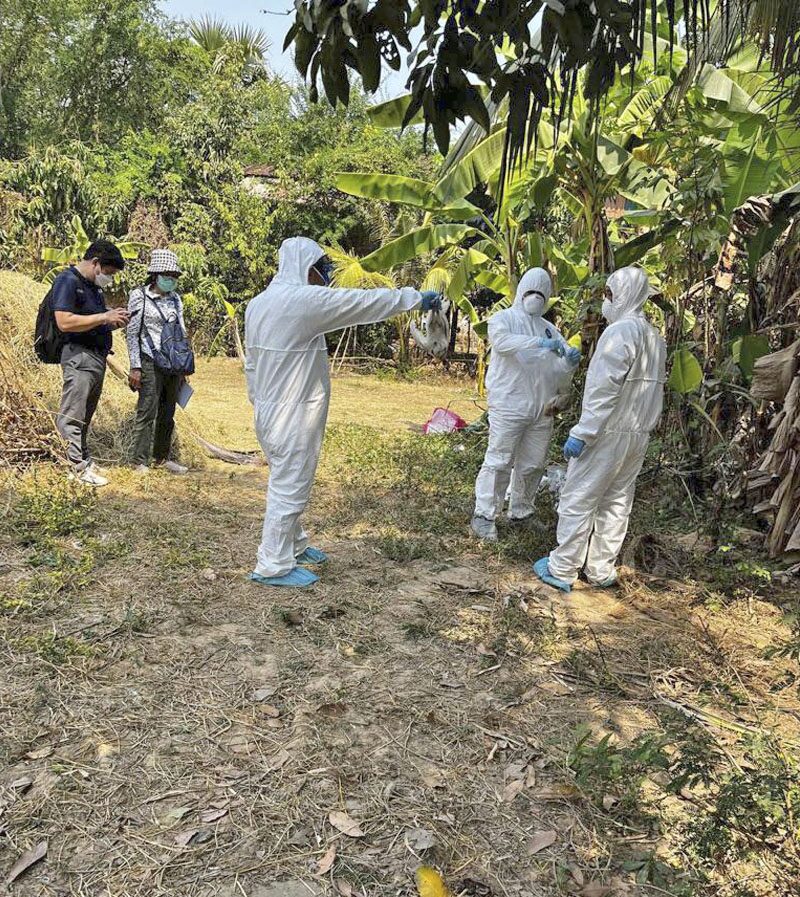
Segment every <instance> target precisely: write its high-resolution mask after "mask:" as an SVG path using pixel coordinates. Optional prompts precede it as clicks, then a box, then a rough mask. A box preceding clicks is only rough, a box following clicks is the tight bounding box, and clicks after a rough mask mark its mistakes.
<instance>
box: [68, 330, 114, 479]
mask: <svg viewBox="0 0 800 897" xmlns="http://www.w3.org/2000/svg"><path fill="white" fill-rule="evenodd" d="M61 370H62V371H63V374H64V388H63V390H62V392H61V407H60V408H59V411H58V416H57V417H56V426H57V427H58V432H59V433H60V434H61V436H62V437H63V438H64V440H65V441H66V443H67V457H68V458H69V460H70V462H71V463H72V464H74V465H75V467H76V468H77V469H79V470H83V469H84V468H85V467H88V465H89V464H90V461H91V459H90V458H89V450H88V448H87V446H86V437H87V435H88V433H89V425H90V424H91V422H92V417H94V413H95V411H96V410H97V403H98V402H99V401H100V395H101V393H102V392H103V380H104V379H105V376H106V359H105V356H104V355H101V354H100V353H99V352H92V351H91V350H90V349H86V348H84V347H83V346H79V345H77V344H75V343H67V345H66V346H64V350H63V352H62V353H61Z"/></svg>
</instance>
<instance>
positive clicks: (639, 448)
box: [548, 268, 667, 584]
mask: <svg viewBox="0 0 800 897" xmlns="http://www.w3.org/2000/svg"><path fill="white" fill-rule="evenodd" d="M607 286H608V288H609V289H610V291H611V296H612V299H611V302H610V303H609V302H608V300H606V302H605V303H604V305H603V314H604V315H605V316H606V317H607V319H608V321H609V322H610V323H609V326H608V327H606V329H605V330H604V331H603V334H602V336H601V337H600V339H599V340H598V342H597V349H596V351H595V354H594V356H593V357H592V360H591V362H590V363H589V369H588V371H587V374H586V387H585V389H584V393H583V408H582V411H581V417H580V420H579V421H578V423H577V424H576V425H575V426H574V427H573V428H572V430H571V431H570V436H574V437H575V438H576V439H581V440H583V441H584V442H585V443H586V446H585V448H584V449H583V452H582V453H581V455H580V456H579V457H578V458H573V459H572V460H571V461H570V462H569V466H568V468H567V478H566V482H565V483H564V487H563V488H562V490H561V499H560V502H559V505H558V530H557V538H558V548H556V549H555V551H553V552H551V554H550V558H549V561H548V567H549V569H550V573H551V575H552V576H555V577H556V578H557V579H562V580H564V581H565V582H568V583H573V582H574V581H575V580H576V579H577V576H578V572H579V571H580V570H581V568H582V567H583V566H584V564H585V565H586V576H587V578H588V579H589V581H590V582H592V583H595V584H600V583H609V582H613V581H614V579H615V577H616V573H615V563H616V560H617V556H618V554H619V552H620V549H621V548H622V543H623V542H624V540H625V534H626V533H627V531H628V518H629V517H630V513H631V508H632V506H633V497H634V491H635V487H636V478H637V476H638V475H639V471H640V470H641V469H642V464H643V462H644V457H645V453H646V451H647V444H648V442H649V441H650V432H651V431H652V430H653V428H654V427H655V425H656V424H657V423H658V419H659V417H660V416H661V409H662V406H663V402H664V381H665V380H666V375H665V368H666V354H667V348H666V343H665V342H664V339H663V338H662V336H661V335H660V334H659V333H658V331H657V330H656V329H655V327H653V326H652V325H651V324H650V323H649V322H648V320H647V318H646V317H645V315H644V312H643V311H642V309H643V307H644V304H645V301H646V300H647V298H648V296H649V295H650V285H649V283H648V280H647V275H646V274H645V272H644V271H642V270H641V268H621V269H620V270H619V271H616V272H615V273H614V274H612V275H611V276H610V277H609V278H608V281H607Z"/></svg>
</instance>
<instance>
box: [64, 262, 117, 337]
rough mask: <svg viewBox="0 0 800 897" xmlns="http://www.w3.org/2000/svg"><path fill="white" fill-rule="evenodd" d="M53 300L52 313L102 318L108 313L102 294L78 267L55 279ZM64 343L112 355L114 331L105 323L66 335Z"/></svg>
mask: <svg viewBox="0 0 800 897" xmlns="http://www.w3.org/2000/svg"><path fill="white" fill-rule="evenodd" d="M50 301H51V303H52V305H53V311H68V312H72V314H75V315H100V314H103V313H104V312H106V311H108V306H107V305H106V300H105V296H104V295H103V291H102V290H101V289H100V287H97V286H95V285H94V284H93V283H92V282H91V281H90V280H87V279H86V278H85V277H84V276H83V275H82V274H81V273H80V272H79V271H78V270H77V269H76V268H68V269H67V270H66V271H62V272H61V274H59V275H58V277H56V279H55V282H54V283H53V295H52V298H51V299H50ZM64 340H65V342H67V343H75V344H76V345H79V346H83V347H84V348H86V349H91V350H92V351H93V352H99V353H100V354H101V355H108V354H109V352H111V330H110V328H109V327H108V326H107V325H105V324H102V325H101V326H100V327H94V328H93V329H92V330H87V331H85V332H84V333H65V334H64Z"/></svg>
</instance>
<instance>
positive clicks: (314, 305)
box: [245, 237, 441, 587]
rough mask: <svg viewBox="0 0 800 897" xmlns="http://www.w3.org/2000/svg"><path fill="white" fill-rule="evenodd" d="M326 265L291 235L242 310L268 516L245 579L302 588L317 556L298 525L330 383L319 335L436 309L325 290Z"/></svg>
mask: <svg viewBox="0 0 800 897" xmlns="http://www.w3.org/2000/svg"><path fill="white" fill-rule="evenodd" d="M329 283H330V263H329V262H328V261H327V258H326V256H325V254H324V251H323V250H322V248H321V247H320V246H318V245H317V244H316V243H315V242H314V241H313V240H309V239H308V238H306V237H292V238H290V239H288V240H285V241H284V243H283V245H282V246H281V248H280V253H279V263H278V273H277V274H276V275H275V277H274V279H273V280H272V282H271V283H270V285H269V286H268V287H267V289H266V290H264V292H263V293H261V294H260V295H258V296H256V297H255V299H253V300H252V301H251V302H250V303H249V305H248V306H247V313H246V315H245V345H246V353H247V361H246V366H245V370H246V374H247V391H248V396H249V398H250V401H251V402H252V404H253V407H254V412H255V428H256V434H257V436H258V440H259V442H260V444H261V447H262V449H263V450H264V454H265V455H266V458H267V462H268V464H269V487H268V490H267V510H266V516H265V518H264V529H263V534H262V540H261V545H260V547H259V549H258V559H257V563H256V568H255V571H254V572H253V573H252V574H251V577H250V578H251V579H253V580H254V581H256V582H258V583H261V584H263V585H277V586H294V587H306V586H310V585H313V583H315V582H317V581H318V579H319V577H318V576H316V575H315V574H314V573H312V572H311V571H310V570H308V569H306V567H308V566H314V565H316V564H321V563H324V561H325V560H327V558H326V556H325V554H324V553H323V552H322V551H320V550H319V549H317V548H312V547H310V546H309V544H308V537H307V536H306V534H305V532H304V531H303V528H302V527H301V525H300V516H301V514H302V513H303V511H304V510H305V507H306V504H307V502H308V499H309V496H310V493H311V487H312V485H313V482H314V475H315V473H316V470H317V462H318V460H319V455H320V450H321V448H322V439H323V436H324V433H325V423H326V421H327V417H328V401H329V399H330V392H331V385H330V372H329V368H328V350H327V347H326V343H325V336H324V335H325V334H326V333H329V332H330V331H333V330H340V329H342V328H344V327H353V326H355V325H357V324H373V323H376V322H378V321H384V320H386V319H387V318H391V317H392V316H394V315H397V314H401V313H402V312H407V311H412V310H413V309H415V308H418V307H421V308H422V309H423V310H424V311H427V310H428V309H430V308H434V309H435V308H436V305H437V303H441V299H440V298H439V296H438V294H437V293H433V292H430V291H427V292H423V293H420V292H418V291H417V290H414V289H410V288H404V289H398V290H394V289H375V290H350V289H335V288H330V287H329V286H328V284H329Z"/></svg>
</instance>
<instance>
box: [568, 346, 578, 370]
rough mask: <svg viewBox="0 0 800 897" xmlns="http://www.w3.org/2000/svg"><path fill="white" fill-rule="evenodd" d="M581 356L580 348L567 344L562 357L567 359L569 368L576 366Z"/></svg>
mask: <svg viewBox="0 0 800 897" xmlns="http://www.w3.org/2000/svg"><path fill="white" fill-rule="evenodd" d="M581 357H582V356H581V350H580V349H576V348H575V347H574V346H567V350H566V352H565V353H564V358H566V359H567V363H568V364H569V366H570V367H571V368H576V367H577V366H578V365H579V364H580V363H581Z"/></svg>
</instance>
